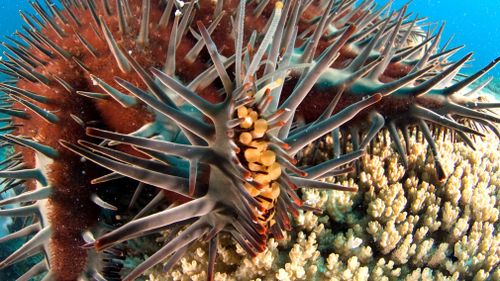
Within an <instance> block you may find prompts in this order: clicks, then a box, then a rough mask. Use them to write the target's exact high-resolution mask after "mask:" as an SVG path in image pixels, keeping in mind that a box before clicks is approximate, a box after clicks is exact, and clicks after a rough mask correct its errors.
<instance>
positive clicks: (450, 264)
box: [149, 135, 500, 281]
mask: <svg viewBox="0 0 500 281" xmlns="http://www.w3.org/2000/svg"><path fill="white" fill-rule="evenodd" d="M409 148H410V154H409V157H408V162H409V167H408V169H407V170H405V169H404V167H403V166H402V165H401V163H400V162H399V161H398V156H397V155H396V153H395V151H394V148H393V147H391V146H384V145H382V144H377V145H375V146H373V148H372V150H371V151H370V153H369V156H366V157H365V158H363V159H362V161H361V172H360V173H358V174H357V175H351V176H346V177H343V178H337V179H336V181H337V182H338V183H340V184H344V185H350V186H357V187H358V188H359V192H357V193H346V192H337V191H328V192H326V191H318V190H313V189H303V190H302V198H303V199H304V200H305V201H306V202H307V203H308V204H309V205H312V206H314V207H319V208H322V209H323V211H324V212H323V214H322V215H319V216H317V215H314V214H313V213H311V212H301V213H300V214H299V216H298V217H297V218H296V219H295V220H294V230H293V231H292V232H291V233H288V234H287V235H286V238H285V240H284V241H280V242H276V241H275V240H274V239H272V238H271V239H270V240H269V241H268V249H267V250H266V251H265V252H264V253H262V254H260V255H259V256H258V257H256V258H254V259H250V258H248V256H247V255H246V254H245V253H244V251H243V250H242V249H241V248H239V246H235V244H234V242H232V240H231V239H228V238H223V239H221V240H220V242H219V245H218V260H217V265H216V270H217V271H218V272H217V273H216V275H215V280H221V281H222V280H500V269H498V267H499V265H500V233H499V232H498V230H499V225H498V220H499V210H500V201H499V200H498V197H499V196H500V153H499V152H500V144H499V142H498V139H497V138H496V137H494V136H489V135H488V136H487V138H486V139H483V140H480V139H477V140H476V148H477V149H476V150H472V149H471V148H469V147H466V146H465V145H464V144H463V143H452V142H451V141H450V140H449V139H445V141H443V140H441V141H439V142H438V148H439V150H440V155H443V158H442V159H441V162H442V164H443V168H444V169H445V171H446V173H447V174H448V175H449V176H448V178H447V179H446V180H445V181H444V182H438V181H437V180H436V175H435V168H434V161H433V157H432V155H431V154H430V153H429V151H428V150H427V144H425V142H423V141H422V136H421V135H417V136H413V137H412V138H411V139H410V146H409ZM405 171H406V172H405ZM200 247H201V245H200ZM205 249H206V248H204V247H201V248H199V249H194V250H192V251H190V252H189V253H188V254H187V255H186V256H185V257H184V258H183V259H182V261H181V262H180V263H179V264H178V265H176V266H175V267H174V268H173V269H172V271H171V272H169V273H168V274H166V273H162V272H161V268H158V269H155V270H153V271H151V274H150V275H149V280H151V281H153V280H154V281H156V280H158V281H159V280H204V278H206V273H205V270H206V265H207V262H206V250H205Z"/></svg>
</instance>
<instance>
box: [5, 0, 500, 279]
mask: <svg viewBox="0 0 500 281" xmlns="http://www.w3.org/2000/svg"><path fill="white" fill-rule="evenodd" d="M31 4H32V6H33V8H34V10H35V11H36V14H35V15H33V14H30V13H26V12H21V17H22V18H23V19H24V21H25V25H24V26H22V30H20V31H19V32H16V34H15V36H12V37H7V38H6V41H5V42H4V43H3V45H4V46H5V47H6V48H7V49H8V52H6V53H5V56H6V57H7V58H8V59H7V60H4V61H1V62H0V63H1V68H0V71H1V72H2V73H3V74H5V75H6V76H7V77H8V78H7V79H8V80H6V81H3V82H2V83H0V88H1V90H2V91H3V93H4V95H3V96H2V97H1V102H2V106H1V107H0V113H2V114H4V115H6V116H7V117H8V118H3V119H2V122H3V123H4V126H3V127H2V129H1V130H2V131H3V135H2V136H1V137H0V138H1V142H2V145H3V146H4V147H6V148H7V150H8V151H10V154H9V155H7V156H6V158H5V160H4V161H2V163H1V165H2V168H3V171H1V172H0V176H1V177H2V178H3V181H2V185H3V191H4V192H7V191H9V192H10V193H11V194H13V195H12V196H10V197H8V198H7V199H4V200H3V201H0V204H1V205H2V206H5V207H3V208H2V209H1V210H0V215H1V216H9V217H12V218H13V219H14V220H19V221H22V222H23V223H22V224H23V225H24V226H23V227H22V228H20V229H16V230H14V231H13V232H12V233H11V234H10V235H8V236H6V237H4V238H2V239H1V241H2V242H6V241H9V240H11V239H17V238H21V237H28V238H29V239H28V240H26V241H27V242H26V243H23V244H22V246H20V248H19V249H18V250H17V251H15V252H13V253H12V254H11V255H9V256H8V257H7V258H5V259H4V260H3V261H1V262H0V266H1V267H2V268H6V267H8V266H10V265H13V264H14V263H18V262H21V261H23V260H24V259H26V258H27V257H29V256H34V255H40V254H41V255H42V256H43V259H42V260H41V261H40V262H39V263H38V264H35V265H34V266H33V267H31V268H30V269H29V270H28V271H26V272H25V273H23V275H22V276H21V277H19V279H18V280H29V279H30V278H32V277H35V276H37V275H42V276H45V277H44V279H43V280H89V279H91V280H121V278H123V280H134V279H136V278H138V277H140V276H141V275H143V274H144V273H145V272H146V271H147V270H149V269H150V268H152V267H154V266H155V265H157V264H160V263H161V264H163V270H164V271H165V272H168V271H169V270H170V269H171V268H172V267H174V266H176V265H177V264H178V263H179V262H180V260H181V258H183V257H184V256H185V255H187V254H189V249H190V248H191V247H192V246H193V245H194V244H196V243H199V242H200V240H201V241H206V242H207V243H208V263H207V264H208V266H207V267H208V269H207V270H206V274H205V278H207V279H209V280H212V279H213V278H214V271H215V269H214V266H215V261H216V258H217V254H218V253H217V249H218V246H217V245H218V243H219V242H218V239H219V238H220V237H226V236H227V237H230V238H231V239H232V241H235V242H236V243H237V245H238V247H241V248H242V249H243V250H244V251H245V252H246V254H247V255H248V256H250V257H258V256H259V253H262V252H263V251H266V249H267V247H268V246H267V245H266V242H267V241H268V238H270V237H273V238H274V239H282V238H284V237H286V236H287V235H288V234H287V233H288V232H290V231H291V230H292V226H293V224H294V221H293V220H292V218H297V217H300V216H302V215H303V214H304V213H308V214H313V213H316V214H318V213H320V212H321V207H322V206H319V205H318V206H316V205H313V204H308V202H306V201H303V199H302V198H301V196H300V195H301V194H306V193H305V191H300V190H299V189H298V188H299V187H300V188H302V187H308V188H314V189H323V190H325V189H326V190H341V191H347V192H356V191H357V188H356V187H351V186H350V185H348V184H346V185H341V184H336V183H333V182H329V181H324V180H323V179H325V178H327V177H328V178H329V177H332V176H338V175H341V174H345V173H348V172H350V173H351V174H352V173H354V174H355V175H356V174H359V175H363V173H361V171H360V162H359V160H357V159H359V158H360V157H362V156H363V155H365V154H366V153H367V151H368V152H369V151H373V149H374V148H373V146H374V145H375V146H376V145H377V144H379V141H378V140H379V137H380V135H385V134H386V133H388V136H389V138H390V140H391V142H392V143H393V145H394V146H395V149H396V151H397V153H398V155H399V160H398V159H397V158H396V163H394V165H397V161H399V162H400V163H401V164H402V165H403V167H407V169H406V171H405V170H403V172H402V174H405V172H407V173H408V171H409V168H408V167H409V163H412V162H411V161H414V159H412V158H411V157H410V159H409V156H410V155H411V146H410V144H411V141H410V138H411V136H410V135H411V133H410V131H418V134H420V135H421V136H422V137H423V139H425V140H426V142H427V143H428V146H429V150H430V153H431V156H430V157H429V161H431V162H432V163H433V166H432V167H434V168H433V169H432V173H431V176H429V177H432V178H434V180H435V181H436V182H444V181H446V179H447V178H448V174H447V173H446V170H445V169H444V167H443V165H444V164H443V161H442V158H443V157H447V156H446V155H439V153H438V149H439V148H438V146H437V145H436V141H435V138H436V137H437V134H441V135H445V136H447V138H448V140H449V142H452V141H459V142H463V143H465V144H466V145H468V146H470V147H474V146H475V145H476V142H475V141H474V140H475V139H476V138H478V137H483V136H485V134H487V133H488V132H489V131H491V132H493V133H495V134H496V135H497V136H499V135H500V133H499V131H498V129H497V127H496V123H498V122H499V121H500V119H499V118H498V117H497V116H496V115H495V114H494V113H493V112H492V111H491V109H492V108H495V107H498V106H499V104H498V103H488V102H485V101H483V100H482V99H481V98H480V97H477V92H479V91H480V90H481V89H482V87H484V86H485V83H482V84H479V85H477V83H476V84H475V86H474V87H470V85H471V84H472V83H474V82H476V81H477V80H478V79H479V78H480V77H481V76H483V75H484V74H485V73H486V72H487V71H488V70H489V69H491V68H492V67H494V66H495V64H496V63H497V62H498V60H499V59H496V60H494V61H493V62H492V63H491V64H489V65H487V66H486V67H484V68H483V69H482V70H480V71H479V72H477V73H476V74H473V75H470V76H463V75H461V74H459V71H460V69H461V67H462V66H463V65H464V64H466V63H467V62H468V61H469V60H470V58H471V54H468V55H466V56H465V57H463V58H461V59H459V60H457V61H449V59H450V57H451V56H452V55H453V54H454V53H455V52H456V51H457V50H459V49H460V48H461V47H456V48H448V45H449V44H448V43H449V42H446V43H445V44H444V46H441V47H440V43H441V41H442V40H441V39H442V38H441V37H442V36H441V35H442V31H443V26H442V25H441V26H439V27H437V28H435V30H437V31H436V33H435V34H433V33H432V32H431V31H426V30H425V29H423V28H422V27H421V26H422V25H423V23H422V22H423V21H424V19H422V18H419V17H418V16H415V15H412V14H411V13H407V6H404V7H403V8H401V9H400V10H395V11H391V9H390V6H391V5H390V4H391V3H390V2H389V3H387V4H386V5H385V6H382V7H378V6H377V5H376V4H375V3H374V2H373V1H360V2H357V1H346V0H336V1H334V0H321V1H305V0H290V1H283V2H280V1H269V0H260V1H234V0H233V1H232V0H226V1H222V0H219V1H214V0H210V1H209V0H199V1H191V2H186V3H184V2H182V1H172V0H142V1H141V0H61V1H60V2H58V3H52V1H50V0H45V1H43V3H40V2H38V1H34V2H31ZM56 4H57V5H56ZM428 30H434V28H432V26H429V27H428ZM400 135H401V136H402V137H400ZM325 136H327V137H328V138H327V139H328V141H330V142H331V145H330V146H328V147H329V149H332V150H333V153H332V154H333V156H331V157H329V159H327V160H325V161H323V162H320V161H314V157H313V159H312V160H311V161H304V159H303V158H302V157H304V155H306V154H307V153H306V151H305V148H307V147H309V146H310V145H313V146H315V147H316V148H318V147H320V146H321V143H322V142H323V143H324V141H325ZM495 141H498V140H495ZM321 147H323V146H321ZM370 147H371V149H370ZM362 159H364V158H362ZM365 182H367V181H365ZM408 188H410V187H408ZM411 188H415V187H411ZM146 189H152V190H160V192H159V193H158V195H157V196H156V197H154V198H152V197H151V196H149V197H148V196H147V195H145V193H146V192H144V190H146ZM414 192H417V193H418V192H419V191H418V190H415V191H414ZM434 199H435V198H434ZM126 200H129V201H131V202H129V203H130V205H131V206H132V205H137V204H139V205H141V204H142V206H143V207H144V209H143V210H141V211H140V212H138V213H137V212H135V213H133V212H132V211H129V214H128V215H125V217H126V218H128V219H127V220H123V221H118V220H117V219H116V218H115V219H109V217H111V216H109V214H110V213H113V212H115V211H116V212H121V213H122V214H126V213H127V204H129V203H123V202H124V201H126ZM414 200H418V199H414ZM435 200H437V199H435ZM144 201H148V203H145V204H144ZM389 204H390V203H389ZM370 206H371V205H370ZM375 207H376V206H371V207H370V208H372V211H373V212H375V209H376V208H375ZM333 208H335V206H333ZM449 208H451V210H450V212H456V210H455V209H453V207H452V206H449ZM400 209H401V210H402V209H403V207H401V208H400ZM130 210H134V209H133V208H131V209H130ZM130 212H132V213H130ZM147 213H152V214H151V215H146V214H147ZM106 217H107V218H106ZM369 227H370V230H368V231H369V232H370V233H372V232H373V233H374V234H373V235H374V237H375V238H374V239H375V241H377V239H379V240H380V239H382V238H380V237H379V238H377V237H376V236H377V234H376V233H377V227H379V228H380V227H381V226H380V224H379V226H377V225H376V224H372V225H370V226H369ZM165 231H167V233H169V234H168V235H169V237H167V239H165V242H164V243H163V245H161V246H159V247H157V248H156V249H155V250H154V251H153V253H151V255H150V256H149V257H147V258H146V259H144V260H142V261H141V262H139V263H138V264H137V265H133V266H132V267H131V268H127V266H125V268H123V267H124V263H123V262H122V260H124V259H127V258H128V256H127V252H128V251H127V247H128V246H127V244H130V243H132V241H134V240H137V239H138V238H140V237H143V236H146V235H151V234H156V235H157V236H158V234H161V233H165ZM422 235H424V234H422ZM25 239H26V238H25ZM122 242H126V243H122ZM130 247H132V246H130ZM130 247H129V248H130ZM136 251H137V249H136ZM443 251H444V250H443ZM403 260H404V259H403ZM329 262H333V260H332V261H329ZM329 266H330V265H329ZM122 271H123V272H126V273H125V274H123V272H122ZM165 274H166V273H165Z"/></svg>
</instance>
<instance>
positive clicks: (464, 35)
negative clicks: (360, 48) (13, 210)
mask: <svg viewBox="0 0 500 281" xmlns="http://www.w3.org/2000/svg"><path fill="white" fill-rule="evenodd" d="M54 2H56V1H54ZM377 2H378V3H380V4H384V3H386V1H385V0H377ZM407 2H408V0H395V1H394V3H393V7H394V8H400V7H401V6H403V5H404V4H406V3H407ZM19 10H27V11H29V12H30V13H33V9H32V8H31V6H30V4H29V2H28V0H0V38H2V39H0V40H1V41H3V40H4V39H3V38H4V37H5V36H9V35H12V34H13V33H14V32H16V31H17V30H21V26H22V25H23V23H24V22H23V21H22V19H21V17H20V16H19ZM408 10H409V11H411V12H414V13H416V14H418V15H419V16H420V17H427V18H428V21H429V22H434V23H436V24H440V23H442V22H443V21H445V22H446V27H445V30H444V34H443V41H446V40H447V39H448V38H449V37H450V36H452V35H453V34H454V35H455V37H454V39H453V41H452V44H451V46H458V45H462V44H465V45H466V46H465V48H463V50H461V51H460V52H459V53H458V54H457V55H456V56H455V58H458V57H459V56H460V55H464V54H466V53H468V52H470V51H473V52H474V59H475V60H474V61H472V62H470V63H469V64H468V68H467V69H464V70H463V72H465V73H471V72H474V71H477V70H478V69H480V68H481V67H483V66H485V65H487V64H488V63H489V62H491V61H492V60H493V59H494V58H496V57H498V56H500V21H499V20H498V17H499V16H500V0H479V1H471V0H414V1H413V2H412V3H411V4H410V6H409V9H408ZM414 15H415V14H414ZM412 18H413V17H412ZM0 50H1V51H2V53H3V51H4V50H5V49H4V48H3V46H0ZM0 56H2V55H0ZM489 76H495V77H497V78H496V79H495V80H494V81H493V82H492V86H491V87H490V90H495V89H497V91H496V92H497V97H498V99H500V67H497V68H496V69H493V70H492V71H491V72H490V73H489ZM0 79H1V78H0ZM496 85H498V86H496ZM0 157H1V156H0ZM5 222H6V221H5V220H3V219H0V236H2V234H3V233H5V229H4V228H3V227H2V224H5Z"/></svg>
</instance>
